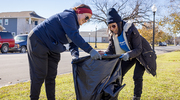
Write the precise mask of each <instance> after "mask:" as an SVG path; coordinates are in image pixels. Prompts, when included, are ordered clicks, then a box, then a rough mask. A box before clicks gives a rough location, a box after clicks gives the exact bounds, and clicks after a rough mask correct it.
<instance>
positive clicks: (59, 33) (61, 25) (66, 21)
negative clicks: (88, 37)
mask: <svg viewBox="0 0 180 100" xmlns="http://www.w3.org/2000/svg"><path fill="white" fill-rule="evenodd" d="M78 29H79V23H78V19H77V15H76V13H75V11H74V10H73V9H70V10H64V11H63V12H61V13H57V14H55V15H53V16H51V17H50V18H48V19H46V20H45V21H43V22H42V23H41V24H39V25H38V26H37V27H35V28H34V29H33V31H34V33H35V34H36V35H37V36H38V37H39V38H40V40H42V42H43V43H44V44H45V45H46V46H47V47H48V48H49V50H50V51H53V52H56V53H61V52H63V51H65V50H66V48H65V46H64V45H63V44H67V43H69V42H68V39H67V36H68V37H69V39H70V40H71V41H72V42H71V43H70V49H72V50H71V51H74V50H75V51H77V52H78V47H80V48H81V49H82V50H84V51H85V52H87V53H89V52H90V51H91V50H92V47H91V46H90V45H89V44H88V43H87V42H85V40H84V39H83V38H82V37H81V35H80V34H79V30H78ZM66 35H67V36H66ZM77 54H78V55H79V52H78V53H77ZM77 54H76V55H77Z"/></svg>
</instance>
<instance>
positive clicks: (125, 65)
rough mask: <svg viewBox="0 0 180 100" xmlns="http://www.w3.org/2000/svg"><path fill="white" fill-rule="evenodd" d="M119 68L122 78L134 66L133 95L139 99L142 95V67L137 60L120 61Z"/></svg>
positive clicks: (143, 69)
mask: <svg viewBox="0 0 180 100" xmlns="http://www.w3.org/2000/svg"><path fill="white" fill-rule="evenodd" d="M121 64H122V65H121V67H122V76H124V75H125V74H126V73H127V71H128V70H129V69H130V68H131V67H132V66H133V65H134V64H136V66H135V69H134V76H133V79H134V95H135V96H137V97H141V94H142V87H143V74H144V71H145V68H144V66H142V65H141V64H140V63H139V61H138V60H137V59H135V58H134V59H132V60H129V61H122V63H121Z"/></svg>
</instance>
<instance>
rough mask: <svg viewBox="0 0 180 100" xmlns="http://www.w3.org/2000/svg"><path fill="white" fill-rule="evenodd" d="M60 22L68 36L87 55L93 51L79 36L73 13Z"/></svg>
mask: <svg viewBox="0 0 180 100" xmlns="http://www.w3.org/2000/svg"><path fill="white" fill-rule="evenodd" d="M60 18H61V17H60ZM60 22H61V25H62V27H63V29H64V31H65V33H66V34H67V36H68V37H69V38H70V39H71V40H72V42H73V43H74V44H75V45H76V46H78V47H80V48H81V49H82V50H84V51H85V52H87V53H89V52H90V51H91V50H92V47H91V46H90V45H89V44H88V43H87V42H85V40H84V39H83V38H82V37H81V35H80V34H79V30H78V25H77V21H76V18H75V16H74V15H73V14H72V13H69V14H67V16H65V17H63V18H61V19H60Z"/></svg>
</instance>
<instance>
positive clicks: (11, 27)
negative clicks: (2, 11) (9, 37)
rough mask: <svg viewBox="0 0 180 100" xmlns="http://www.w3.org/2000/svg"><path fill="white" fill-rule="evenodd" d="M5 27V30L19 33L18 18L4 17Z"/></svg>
mask: <svg viewBox="0 0 180 100" xmlns="http://www.w3.org/2000/svg"><path fill="white" fill-rule="evenodd" d="M6 19H8V25H5V20H6ZM2 20H3V27H4V28H5V31H9V32H13V33H15V34H14V35H16V34H17V18H3V19H2Z"/></svg>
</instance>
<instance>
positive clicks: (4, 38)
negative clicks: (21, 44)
mask: <svg viewBox="0 0 180 100" xmlns="http://www.w3.org/2000/svg"><path fill="white" fill-rule="evenodd" d="M14 46H15V40H14V37H13V35H12V34H11V33H10V32H0V50H1V52H2V53H7V52H8V51H9V48H13V47H14Z"/></svg>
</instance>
